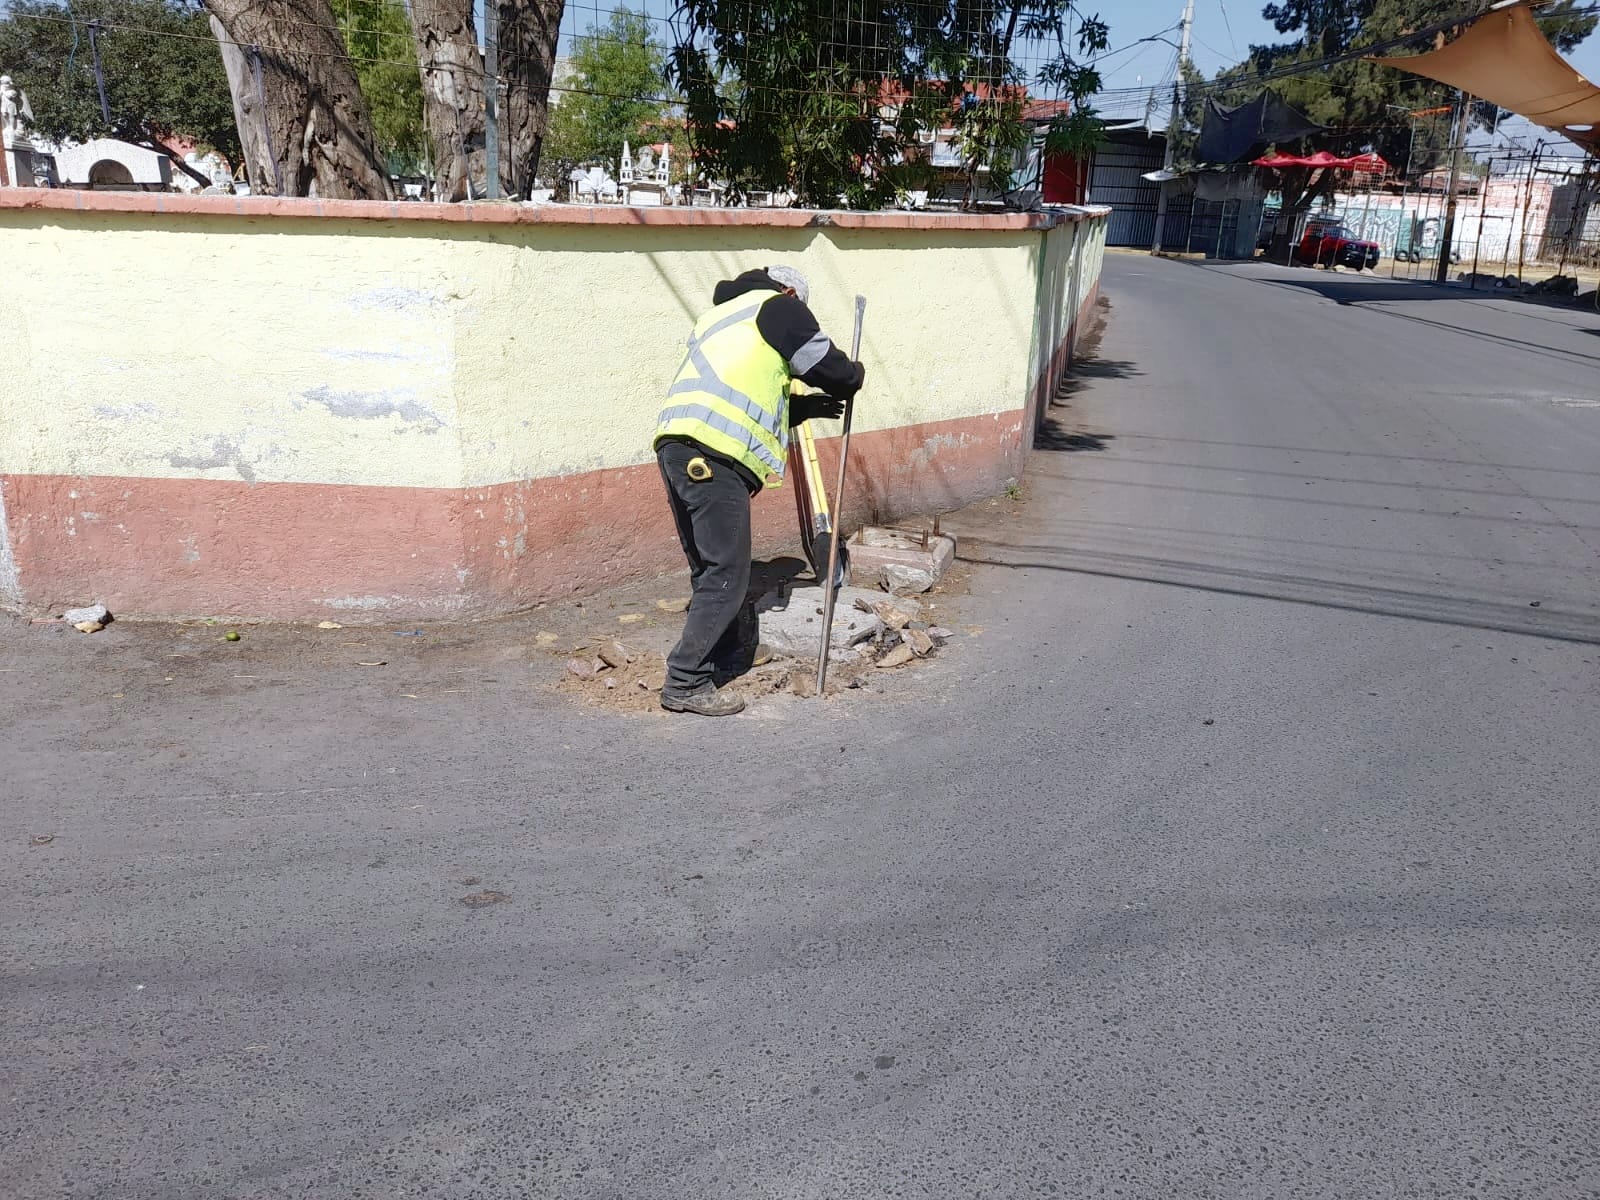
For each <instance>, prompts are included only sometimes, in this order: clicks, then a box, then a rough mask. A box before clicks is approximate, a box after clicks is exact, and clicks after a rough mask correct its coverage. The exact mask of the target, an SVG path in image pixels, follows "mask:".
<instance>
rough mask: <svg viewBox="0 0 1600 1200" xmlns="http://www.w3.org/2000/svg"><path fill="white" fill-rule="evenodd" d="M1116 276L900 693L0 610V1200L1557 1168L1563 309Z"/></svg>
mask: <svg viewBox="0 0 1600 1200" xmlns="http://www.w3.org/2000/svg"><path fill="white" fill-rule="evenodd" d="M1106 294H1107V295H1108V296H1109V298H1110V301H1111V306H1112V307H1111V310H1110V313H1109V321H1110V323H1109V326H1108V328H1107V330H1106V333H1105V337H1104V341H1103V343H1102V345H1101V346H1100V349H1099V352H1098V357H1097V358H1096V359H1094V360H1093V361H1091V362H1090V363H1088V364H1086V366H1085V368H1084V369H1083V370H1082V371H1081V372H1080V373H1079V375H1078V377H1077V381H1076V382H1075V384H1074V385H1073V387H1072V389H1071V394H1070V396H1069V397H1067V404H1066V406H1065V407H1062V408H1060V409H1058V410H1057V412H1056V423H1055V425H1054V426H1053V428H1052V431H1051V434H1050V436H1049V437H1048V438H1047V444H1049V445H1051V446H1054V447H1056V448H1057V449H1056V450H1053V451H1042V452H1041V453H1039V454H1037V455H1036V456H1035V460H1034V462H1033V464H1032V466H1031V467H1030V472H1029V477H1028V484H1027V487H1028V492H1029V499H1028V502H1027V503H1026V505H1025V506H1024V508H1023V511H1022V512H1021V513H1020V514H1017V515H1009V514H1008V513H1007V512H1005V511H1003V510H993V511H991V512H989V513H988V514H987V515H984V514H977V515H969V516H967V517H965V518H963V520H962V529H963V531H964V533H965V534H966V541H965V543H964V545H965V552H966V554H967V555H968V556H969V557H970V558H972V559H974V560H976V561H979V562H983V563H987V564H989V565H987V566H983V567H982V568H981V569H980V570H979V571H978V573H977V575H976V577H975V579H974V585H973V586H974V596H973V597H972V599H971V600H970V601H968V602H967V603H968V617H969V619H970V620H971V621H973V622H974V623H975V624H980V625H982V626H983V632H982V633H981V634H979V635H978V636H975V637H972V638H970V639H968V640H965V641H964V642H962V643H960V644H958V645H957V646H956V647H955V648H954V649H953V650H952V651H950V652H949V653H947V654H946V655H944V656H943V657H942V658H941V659H938V660H935V662H934V665H933V666H932V667H931V668H929V669H927V670H925V671H924V672H922V673H921V674H920V675H918V676H917V677H916V678H915V679H912V680H907V681H906V682H905V683H904V685H903V686H902V687H899V688H898V689H891V692H890V693H889V694H886V695H883V696H872V697H864V698H856V699H853V700H851V701H850V702H848V703H811V704H806V703H802V702H798V701H796V702H793V703H786V702H777V701H773V702H767V703H765V704H763V705H761V706H758V707H757V708H756V709H755V710H754V711H753V712H752V713H751V714H749V715H747V716H745V717H741V718H738V719H736V720H735V721H730V722H724V723H715V722H704V721H699V722H697V721H689V720H671V719H666V718H639V717H635V718H628V717H623V716H617V715H604V714H599V713H596V712H594V711H590V710H586V709H582V708H578V707H576V706H573V705H570V704H567V703H565V702H562V701H559V700H557V699H555V698H553V697H550V696H548V695H545V694H544V693H541V692H538V691H535V690H531V689H529V688H528V687H527V686H526V681H525V680H520V681H519V680H514V679H511V678H509V676H508V672H506V671H504V670H502V669H500V668H499V667H496V666H495V665H494V662H493V660H492V656H490V657H486V658H483V659H482V660H481V662H480V664H479V665H477V666H475V667H474V673H475V677H476V681H475V682H474V683H472V684H471V685H470V686H468V685H465V684H464V685H463V687H462V688H460V689H454V688H452V689H449V694H448V695H446V694H443V693H441V694H440V695H439V696H437V697H436V702H429V703H427V704H426V705H423V704H422V703H421V702H418V704H413V705H409V706H407V705H402V704H401V703H400V702H399V701H398V700H396V698H395V697H394V696H393V695H392V693H385V692H384V691H383V690H382V688H381V686H380V685H379V684H378V683H376V682H373V680H372V677H371V674H370V673H369V674H367V675H361V674H360V673H356V675H355V677H354V678H352V674H351V672H349V671H345V672H342V673H338V674H335V673H333V672H331V671H327V672H323V671H320V670H317V669H310V668H307V669H306V670H304V671H301V672H299V673H295V672H294V671H290V670H287V669H285V671H284V672H283V673H282V674H281V675H280V676H279V677H275V678H273V679H271V680H264V679H263V680H260V681H256V682H242V681H241V682H231V683H230V682H228V681H227V680H225V679H224V680H219V681H213V682H212V683H210V684H208V685H207V686H205V687H193V688H184V689H183V690H182V691H175V690H173V688H172V687H169V688H167V689H166V690H164V691H163V690H162V680H161V679H160V678H155V679H154V681H153V682H149V683H148V685H147V686H145V685H139V684H138V681H137V680H136V679H134V678H133V675H134V674H135V673H136V672H137V671H144V672H146V673H149V672H156V673H158V674H159V672H160V671H162V670H164V669H167V668H164V667H163V658H162V656H161V655H160V654H157V653H154V652H150V653H149V654H148V656H147V658H146V659H138V661H135V659H134V658H129V657H127V654H123V656H122V657H117V655H118V654H122V653H123V652H120V651H116V650H115V646H116V643H115V642H113V641H109V640H106V641H96V642H95V643H94V644H95V645H97V646H102V647H110V648H111V649H103V650H102V649H97V650H94V651H93V653H94V654H97V655H101V656H102V657H101V658H100V659H98V660H94V661H96V662H99V663H100V666H99V667H95V666H94V665H93V663H92V662H91V665H90V666H89V667H84V666H82V665H81V662H82V661H87V660H84V657H83V656H84V655H86V654H88V653H90V652H89V651H85V650H81V649H79V647H82V646H87V645H89V644H90V642H89V641H87V640H84V641H77V642H67V641H62V640H59V639H58V640H57V641H55V642H52V643H51V644H50V646H51V648H48V649H46V650H37V651H36V650H35V649H32V648H30V647H31V646H32V645H33V643H32V642H30V641H29V640H28V639H29V637H30V636H31V635H30V634H29V633H28V632H27V631H26V630H25V629H20V628H18V627H13V628H11V629H9V630H8V631H0V658H3V659H4V660H5V661H3V662H0V669H4V670H5V671H7V672H9V673H8V674H4V675H0V681H4V682H5V686H6V691H7V694H8V697H9V698H8V699H7V701H6V702H5V705H4V706H3V708H0V780H4V784H3V785H0V786H3V789H4V792H5V793H6V804H5V806H4V809H3V814H4V815H3V822H4V825H3V828H4V837H3V839H0V934H3V942H0V948H3V954H4V971H3V975H0V983H3V988H4V994H3V996H0V1034H3V1044H4V1054H3V1060H0V1062H3V1066H0V1100H3V1109H0V1160H3V1161H0V1178H3V1180H4V1183H3V1184H0V1192H3V1193H4V1195H6V1196H7V1197H8V1198H10V1197H14V1198H16V1200H23V1198H30V1200H31V1198H44V1197H51V1198H55V1197H107V1198H111V1197H115V1198H117V1200H138V1198H145V1197H186V1198H187V1197H230V1198H233V1197H241V1198H242V1197H262V1198H265V1197H357V1196H361V1197H384V1198H389V1197H402V1196H405V1197H409V1196H432V1197H449V1198H456V1197H463V1198H464V1197H485V1198H488V1197H495V1198H498V1197H518V1198H528V1197H561V1198H563V1200H565V1198H569V1197H570V1198H589V1197H596V1198H598V1197H617V1198H624V1197H625V1198H629V1200H644V1198H653V1197H661V1198H669V1197H670V1198H673V1200H680V1198H684V1197H693V1198H695V1200H763V1198H783V1200H800V1198H806V1200H812V1198H815V1200H858V1198H859V1200H867V1198H871V1200H880V1198H884V1197H939V1198H946V1197H957V1196H974V1197H975V1196H994V1197H1013V1196H1031V1195H1052V1196H1059V1197H1064V1198H1071V1197H1093V1196H1120V1197H1127V1198H1145V1197H1148V1198H1151V1200H1158V1198H1160V1200H1167V1198H1180V1197H1181V1198H1184V1200H1194V1198H1200V1197H1279V1198H1282V1197H1301V1196H1304V1197H1330V1198H1341V1200H1346V1198H1354V1197H1359V1198H1362V1200H1367V1198H1372V1197H1425V1196H1426V1197H1431V1196H1439V1197H1452V1198H1454V1197H1463V1196H1469V1195H1470V1196H1479V1197H1512V1196H1517V1197H1530V1198H1539V1200H1554V1198H1564V1197H1593V1196H1596V1195H1600V1127H1597V1126H1600V1123H1597V1119H1596V1113H1597V1112H1600V1034H1597V1029H1600V1020H1597V1018H1600V1011H1597V1009H1600V1002H1597V999H1596V997H1597V996H1600V929H1597V914H1600V898H1597V890H1596V885H1597V882H1600V881H1597V874H1600V868H1597V863H1600V835H1597V832H1596V807H1597V800H1600V795H1597V794H1600V570H1597V568H1600V318H1597V317H1594V316H1588V317H1584V316H1573V315H1571V314H1567V313H1564V312H1561V311H1558V310H1554V309H1546V308H1533V307H1520V306H1518V305H1516V304H1514V303H1511V302H1509V301H1498V300H1492V299H1475V300H1472V299H1459V298H1448V297H1446V298H1441V295H1442V294H1441V293H1438V292H1435V291H1433V290H1431V289H1427V288H1410V287H1404V286H1395V285H1390V284H1388V283H1387V282H1386V281H1381V280H1379V281H1368V280H1362V279H1354V278H1351V277H1347V276H1335V275H1326V274H1322V273H1317V272H1310V271H1288V270H1277V269H1273V268H1261V267H1228V268H1212V267H1206V266H1198V265H1189V264H1182V263H1168V262H1155V261H1151V260H1149V259H1147V258H1141V257H1132V256H1114V257H1112V258H1111V260H1110V262H1109V266H1108V271H1107V280H1106ZM864 402H865V398H864ZM112 632H115V627H113V630H112V631H109V632H108V634H106V635H97V636H98V638H101V639H109V638H110V636H111V633H112ZM73 636H75V635H73ZM130 653H131V652H130ZM140 653H145V652H144V651H141V652H140ZM69 656H77V658H76V659H71V658H70V657H69ZM73 661H78V662H80V665H79V666H73V665H72V662H73ZM180 665H181V664H180ZM171 669H172V670H176V669H178V668H171ZM96 672H98V674H96ZM169 673H170V671H169ZM179 683H180V684H181V683H182V679H181V678H180V680H179ZM269 684H270V686H269ZM136 686H143V690H140V691H136V690H135V688H136ZM111 688H116V689H118V694H119V695H121V696H123V697H125V698H126V699H125V700H124V701H121V702H119V704H120V707H117V706H114V705H113V704H112V702H111V701H110V700H108V699H107V698H106V697H107V694H108V690H109V689H111ZM36 836H50V837H52V839H53V840H51V841H50V842H49V843H48V844H46V845H42V846H36V845H33V844H32V841H31V839H32V838H33V837H36ZM469 881H470V882H469ZM484 890H491V891H496V892H501V893H504V894H505V895H506V896H508V897H509V899H507V900H505V901H504V902H501V903H495V904H490V905H487V906H485V907H481V908H469V907H467V906H466V905H464V904H463V903H461V897H462V896H463V895H465V894H470V893H477V892H481V891H484Z"/></svg>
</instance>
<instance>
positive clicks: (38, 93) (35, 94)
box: [0, 0, 239, 182]
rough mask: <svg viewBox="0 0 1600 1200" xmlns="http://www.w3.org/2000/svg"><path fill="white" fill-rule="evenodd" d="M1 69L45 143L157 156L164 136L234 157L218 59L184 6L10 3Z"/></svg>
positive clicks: (120, 1)
mask: <svg viewBox="0 0 1600 1200" xmlns="http://www.w3.org/2000/svg"><path fill="white" fill-rule="evenodd" d="M90 21H99V22H100V27H99V28H98V29H97V31H96V33H97V38H98V41H99V46H100V61H101V70H102V74H103V76H104V78H105V91H106V106H107V108H108V109H109V111H110V118H111V119H110V120H109V121H108V120H106V119H105V116H104V115H103V114H102V111H101V108H100V97H99V93H98V89H97V88H96V85H95V75H94V55H93V53H92V51H91V48H90V44H89V22H90ZM0 66H3V67H4V68H5V69H6V70H7V71H8V72H9V73H10V75H11V77H12V79H13V80H14V81H15V82H16V85H17V87H19V88H20V89H22V91H24V92H26V93H27V95H28V100H29V102H30V103H31V105H32V107H33V127H34V129H35V130H36V131H37V132H38V133H40V134H42V135H44V136H45V137H48V138H50V139H52V140H54V141H58V142H59V141H67V140H72V141H80V142H86V141H89V140H90V139H92V138H97V137H112V138H120V139H121V140H123V141H126V142H132V143H133V144H135V145H138V146H144V147H146V148H147V149H152V150H158V151H162V152H165V150H166V147H165V146H164V145H163V144H162V142H163V139H166V138H171V137H178V138H186V139H188V140H191V141H193V142H195V143H197V144H198V145H199V146H200V147H202V148H206V149H212V150H216V151H217V152H218V153H220V154H222V155H223V156H224V157H225V158H227V159H228V160H229V161H230V162H234V163H236V162H238V160H239V133H238V130H237V129H236V128H235V126H234V118H233V101H232V99H231V97H230V96H229V93H228V80H227V77H226V75H225V74H224V72H223V69H222V58H221V56H220V55H219V54H218V53H217V43H216V39H215V38H213V37H212V34H211V28H210V25H209V24H208V23H207V21H206V17H205V15H204V13H203V12H202V10H201V9H200V6H199V5H198V4H196V3H192V2H191V0H73V3H72V5H71V7H70V8H69V7H68V6H67V5H66V4H62V3H55V2H54V0H12V4H11V6H10V9H9V11H8V12H7V13H6V15H5V17H4V18H3V19H0ZM180 165H181V164H180ZM208 182H209V181H208Z"/></svg>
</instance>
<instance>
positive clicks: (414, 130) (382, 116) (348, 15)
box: [333, 0, 428, 175]
mask: <svg viewBox="0 0 1600 1200" xmlns="http://www.w3.org/2000/svg"><path fill="white" fill-rule="evenodd" d="M333 10H334V15H335V16H336V17H337V18H338V21H339V32H340V33H341V34H343V35H344V44H345V46H346V47H347V48H348V50H349V52H350V58H351V60H352V61H353V62H354V63H355V68H356V77H357V78H358V79H359V80H360V81H361V94H362V95H363V96H365V97H366V100H367V107H368V108H369V109H370V110H371V112H372V132H373V136H374V137H375V138H376V139H377V144H378V152H379V153H380V154H382V155H383V157H384V159H385V160H386V164H387V166H388V169H389V170H390V172H392V173H394V174H398V175H420V174H426V173H428V136H427V131H426V130H425V128H424V127H423V122H422V79H421V76H420V75H419V74H418V72H417V50H416V40H415V38H414V36H413V34H412V32H411V18H410V17H409V16H408V15H407V13H406V10H405V7H404V6H403V5H402V4H401V3H399V0H333Z"/></svg>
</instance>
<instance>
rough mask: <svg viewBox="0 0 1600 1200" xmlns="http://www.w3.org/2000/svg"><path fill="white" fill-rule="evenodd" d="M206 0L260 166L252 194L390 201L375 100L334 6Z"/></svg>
mask: <svg viewBox="0 0 1600 1200" xmlns="http://www.w3.org/2000/svg"><path fill="white" fill-rule="evenodd" d="M203 2H204V4H205V7H206V10H207V11H208V12H209V13H210V14H211V17H212V28H213V30H214V31H215V30H216V28H217V26H219V25H220V26H221V34H220V35H219V41H221V42H223V43H224V45H223V51H224V53H223V61H224V64H225V65H226V66H227V71H228V86H229V87H230V88H231V89H232V91H233V107H234V114H235V117H236V118H237V119H238V121H239V141H240V143H241V144H243V145H244V146H245V147H246V150H245V159H246V161H247V162H249V163H252V164H254V165H253V166H252V167H251V169H250V187H251V190H252V191H254V190H257V188H258V187H259V189H260V190H261V191H263V192H272V193H276V194H278V195H283V196H321V197H323V198H324V199H343V200H387V199H389V198H390V197H391V194H392V193H391V191H390V188H389V175H388V172H387V171H385V170H384V166H383V160H382V158H381V157H380V156H379V154H378V150H377V143H376V140H375V139H374V137H373V135H372V119H371V116H370V115H369V114H368V111H367V102H366V99H365V98H364V97H363V96H362V94H361V84H360V82H359V81H358V80H357V78H356V71H355V65H354V64H353V63H351V61H350V59H349V56H348V53H347V51H346V50H345V45H344V38H343V37H341V36H340V33H339V25H338V22H337V21H336V20H335V19H334V15H333V8H332V6H331V4H330V3H329V0H203ZM228 42H233V43H237V44H236V45H234V46H231V47H230V46H228V45H227V43H228ZM229 51H232V53H231V54H230V53H229ZM263 98H264V99H263ZM252 109H253V111H254V113H255V117H254V119H250V115H251V112H252ZM258 176H259V183H258Z"/></svg>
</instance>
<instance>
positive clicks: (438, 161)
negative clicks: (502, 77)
mask: <svg viewBox="0 0 1600 1200" xmlns="http://www.w3.org/2000/svg"><path fill="white" fill-rule="evenodd" d="M472 8H473V3H472V0H412V4H411V21H412V25H413V27H414V29H415V31H416V38H417V67H418V69H419V70H420V71H421V72H422V117H423V121H424V122H425V123H426V125H427V127H428V140H429V142H430V143H431V144H432V147H433V182H434V188H435V190H436V191H437V193H438V197H439V199H440V200H450V201H454V200H465V199H467V198H468V196H467V192H468V186H467V181H468V180H471V181H472V194H473V195H475V196H482V195H483V194H484V179H485V176H484V154H483V151H484V135H483V56H482V55H481V54H480V53H479V51H478V31H477V29H476V27H475V25H474V23H473V19H472Z"/></svg>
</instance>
